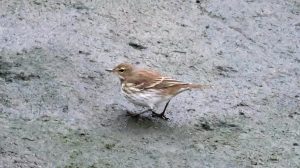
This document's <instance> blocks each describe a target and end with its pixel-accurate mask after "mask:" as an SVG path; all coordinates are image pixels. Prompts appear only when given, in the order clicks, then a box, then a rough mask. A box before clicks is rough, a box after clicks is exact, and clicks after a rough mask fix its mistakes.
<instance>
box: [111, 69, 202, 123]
mask: <svg viewBox="0 0 300 168" xmlns="http://www.w3.org/2000/svg"><path fill="white" fill-rule="evenodd" d="M108 71H111V72H113V73H115V74H117V75H118V76H119V78H120V81H121V92H122V94H123V95H124V97H125V98H126V99H127V100H128V101H130V102H132V103H133V104H136V105H139V106H143V107H149V108H150V109H151V111H152V112H153V110H154V108H155V107H156V106H158V105H159V104H160V103H162V102H167V104H166V106H165V108H164V111H163V112H162V113H161V114H157V113H154V112H153V114H156V115H157V116H159V117H162V118H164V119H167V118H166V117H165V116H164V113H165V110H166V108H167V106H168V103H169V101H170V100H171V99H172V97H174V96H176V95H177V94H179V93H181V92H183V91H186V90H190V89H193V88H200V89H201V88H205V87H207V86H206V85H199V84H191V83H185V82H181V81H178V80H175V79H172V78H170V77H165V76H162V75H160V74H159V73H158V72H155V71H153V70H146V69H137V68H135V67H134V66H133V65H131V64H126V63H122V64H119V65H118V66H116V67H115V68H114V69H112V70H108Z"/></svg>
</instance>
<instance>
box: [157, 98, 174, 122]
mask: <svg viewBox="0 0 300 168" xmlns="http://www.w3.org/2000/svg"><path fill="white" fill-rule="evenodd" d="M170 101H171V100H169V101H168V102H167V103H166V105H165V108H164V111H163V112H162V113H160V114H157V113H155V112H154V111H152V116H153V117H160V118H162V119H164V120H168V119H169V118H167V117H166V116H165V112H166V109H167V107H168V105H169V103H170Z"/></svg>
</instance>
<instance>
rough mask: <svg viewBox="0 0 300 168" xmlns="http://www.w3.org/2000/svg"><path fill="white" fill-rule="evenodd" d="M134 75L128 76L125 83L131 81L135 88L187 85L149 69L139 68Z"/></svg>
mask: <svg viewBox="0 0 300 168" xmlns="http://www.w3.org/2000/svg"><path fill="white" fill-rule="evenodd" d="M134 74H135V75H133V76H131V77H130V78H128V79H127V80H126V81H127V83H131V84H132V85H134V87H135V88H137V89H141V90H144V89H162V88H167V87H172V86H178V85H188V83H184V82H181V81H177V80H174V79H172V78H169V77H164V76H161V75H160V74H159V73H158V72H155V71H150V70H139V71H137V72H136V73H134Z"/></svg>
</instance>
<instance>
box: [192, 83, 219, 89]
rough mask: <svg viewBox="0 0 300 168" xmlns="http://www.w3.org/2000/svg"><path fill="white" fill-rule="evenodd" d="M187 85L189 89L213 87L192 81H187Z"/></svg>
mask: <svg viewBox="0 0 300 168" xmlns="http://www.w3.org/2000/svg"><path fill="white" fill-rule="evenodd" d="M187 87H188V88H189V89H209V88H213V86H212V85H201V84H194V83H189V84H188V85H187Z"/></svg>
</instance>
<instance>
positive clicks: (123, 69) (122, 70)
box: [106, 63, 134, 79]
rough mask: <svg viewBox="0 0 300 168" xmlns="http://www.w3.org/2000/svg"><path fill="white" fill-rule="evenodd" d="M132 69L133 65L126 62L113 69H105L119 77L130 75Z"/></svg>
mask: <svg viewBox="0 0 300 168" xmlns="http://www.w3.org/2000/svg"><path fill="white" fill-rule="evenodd" d="M133 69H134V67H133V65H131V64H128V63H122V64H119V65H118V66H116V67H115V68H113V69H106V71H108V72H112V73H114V74H116V75H118V76H119V78H120V79H125V78H126V77H127V76H129V75H131V73H132V72H133Z"/></svg>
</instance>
